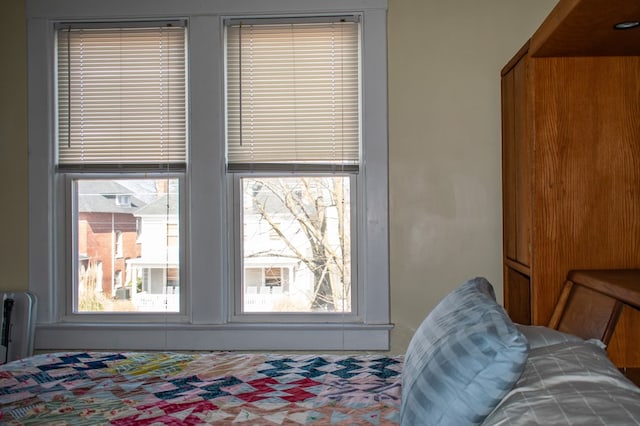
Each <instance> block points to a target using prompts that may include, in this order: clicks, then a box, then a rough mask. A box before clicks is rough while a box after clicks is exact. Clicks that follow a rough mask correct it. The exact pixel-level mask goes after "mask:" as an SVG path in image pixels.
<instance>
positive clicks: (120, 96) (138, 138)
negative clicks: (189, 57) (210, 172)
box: [57, 23, 186, 168]
mask: <svg viewBox="0 0 640 426" xmlns="http://www.w3.org/2000/svg"><path fill="white" fill-rule="evenodd" d="M57 37H58V44H57V63H58V145H57V146H58V149H57V154H58V157H57V164H58V166H59V167H61V168H64V167H74V166H76V167H77V166H81V167H84V166H96V165H98V166H100V165H102V166H109V165H114V164H126V165H134V164H137V165H158V164H176V163H177V164H184V163H185V161H186V99H185V93H186V91H185V27H184V25H183V23H178V25H176V24H175V23H172V24H163V25H157V26H156V25H153V24H152V26H149V24H146V26H144V27H140V26H131V27H124V28H100V27H97V28H91V27H89V28H87V27H74V24H71V25H61V26H59V27H58V29H57Z"/></svg>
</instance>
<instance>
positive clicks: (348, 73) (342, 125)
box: [227, 17, 360, 170]
mask: <svg viewBox="0 0 640 426" xmlns="http://www.w3.org/2000/svg"><path fill="white" fill-rule="evenodd" d="M255 21H259V20H254V21H247V22H239V21H235V22H234V21H230V22H228V23H227V161H228V167H229V169H230V170H247V169H260V167H261V166H262V168H265V167H269V165H271V168H274V167H273V165H274V164H275V165H279V167H284V168H286V167H287V166H286V165H291V166H292V167H293V165H295V167H298V168H299V167H302V166H305V165H306V166H307V168H311V169H319V170H321V169H322V166H323V165H324V166H327V165H328V166H330V167H333V168H335V166H336V165H339V166H341V167H350V168H352V169H357V166H358V164H359V160H360V114H359V113H360V111H359V109H360V103H359V102H360V95H359V84H360V80H359V78H360V76H359V69H360V64H359V62H360V58H359V37H360V34H359V23H358V22H356V21H357V20H356V19H354V17H351V18H350V19H349V20H347V19H333V20H331V21H326V20H325V22H318V20H317V19H316V20H314V21H308V22H305V21H298V22H284V23H282V22H280V23H277V22H276V23H272V22H267V23H261V22H255Z"/></svg>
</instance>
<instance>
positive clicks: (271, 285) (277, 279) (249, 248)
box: [242, 176, 351, 312]
mask: <svg viewBox="0 0 640 426" xmlns="http://www.w3.org/2000/svg"><path fill="white" fill-rule="evenodd" d="M242 189H243V212H244V214H243V235H244V238H243V271H244V280H243V281H244V287H243V309H244V311H245V312H350V311H351V268H350V265H351V259H350V256H351V203H350V187H349V177H348V176H306V177H262V178H257V177H250V178H249V177H247V178H243V179H242Z"/></svg>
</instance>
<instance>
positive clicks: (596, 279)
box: [549, 269, 640, 344]
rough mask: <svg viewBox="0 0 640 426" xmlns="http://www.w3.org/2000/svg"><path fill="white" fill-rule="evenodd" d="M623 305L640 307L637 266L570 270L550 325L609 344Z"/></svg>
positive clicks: (639, 276) (584, 337)
mask: <svg viewBox="0 0 640 426" xmlns="http://www.w3.org/2000/svg"><path fill="white" fill-rule="evenodd" d="M625 305H626V306H630V307H632V308H635V309H640V269H611V270H574V271H570V272H569V274H568V275H567V281H566V282H565V284H564V287H563V289H562V293H561V294H560V299H559V300H558V303H557V304H556V307H555V310H554V312H553V315H552V316H551V320H550V321H549V327H550V328H553V329H556V330H559V331H563V332H565V333H571V334H575V335H577V336H579V337H582V338H583V339H592V338H596V339H600V340H602V341H603V342H604V343H605V344H609V341H610V340H611V336H613V332H614V331H615V327H616V324H617V323H618V319H619V317H620V313H621V312H622V308H623V307H624V306H625Z"/></svg>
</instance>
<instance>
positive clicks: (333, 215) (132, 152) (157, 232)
mask: <svg viewBox="0 0 640 426" xmlns="http://www.w3.org/2000/svg"><path fill="white" fill-rule="evenodd" d="M54 9H55V10H54ZM27 15H28V17H27V19H28V37H29V52H28V59H29V60H28V63H29V93H30V101H29V123H30V128H29V146H30V152H33V153H37V155H31V156H30V157H29V173H30V177H29V185H30V186H29V193H30V199H29V202H30V205H31V206H32V208H31V210H30V219H29V226H30V232H29V235H30V260H29V265H30V270H29V286H30V290H31V291H33V292H34V293H36V294H37V296H38V297H39V301H40V303H39V305H38V319H39V323H38V333H37V336H38V337H37V340H36V344H35V346H36V349H38V348H42V349H44V348H46V349H57V348H59V349H69V348H79V347H82V348H87V349H105V348H106V349H184V350H209V349H235V350H243V349H247V350H249V349H256V350H270V349H273V350H276V349H300V350H313V349H317V350H334V349H335V350H339V349H344V350H348V349H352V350H354V349H367V350H375V349H386V348H388V345H389V330H390V329H391V324H390V322H389V282H388V236H387V233H388V219H387V202H388V200H387V192H386V191H387V190H386V188H387V140H386V134H387V128H386V120H387V112H386V104H387V102H386V50H385V46H386V41H385V38H386V1H385V0H364V1H362V0H345V1H343V2H333V3H332V6H331V9H327V4H326V2H320V1H318V2H315V1H314V0H311V1H310V2H304V4H301V3H300V2H297V1H294V0H285V1H284V2H272V1H271V0H265V1H264V2H253V1H249V0H238V1H237V2H233V5H231V4H226V3H219V2H204V3H185V2H181V1H178V0H158V1H156V2H154V7H153V10H151V9H150V6H149V5H146V4H141V3H137V2H116V3H113V2H111V3H110V2H107V3H104V4H103V5H102V7H101V9H100V10H99V11H96V10H94V9H92V8H91V7H90V5H88V4H87V3H86V2H83V1H80V0H59V1H58V2H57V3H56V7H55V8H51V7H50V5H49V3H48V2H46V1H45V0H32V1H30V5H29V8H28V12H27ZM123 17H126V19H124V18H123ZM267 17H268V18H267ZM265 37H266V38H267V39H268V38H271V40H272V41H273V43H272V47H273V46H280V47H281V48H276V49H272V50H265V48H266V46H267V45H268V43H265V42H264V41H265V40H266V39H265ZM292 52H295V55H293V56H292ZM265 55H267V56H265ZM269 55H271V56H270V57H269ZM265 59H266V60H265ZM294 65H295V66H294ZM265 76H266V78H265ZM38 123H51V124H52V125H51V126H49V125H38ZM265 124H266V125H265ZM118 233H119V234H118ZM116 254H117V255H116Z"/></svg>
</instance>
